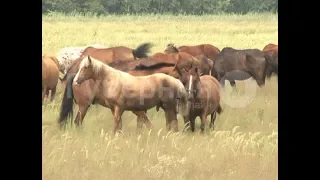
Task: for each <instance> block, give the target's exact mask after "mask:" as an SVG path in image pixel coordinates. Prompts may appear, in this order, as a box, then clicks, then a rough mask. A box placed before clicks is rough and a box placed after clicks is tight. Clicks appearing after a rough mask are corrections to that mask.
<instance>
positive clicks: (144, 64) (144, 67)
mask: <svg viewBox="0 0 320 180" xmlns="http://www.w3.org/2000/svg"><path fill="white" fill-rule="evenodd" d="M81 61H82V59H77V60H76V61H74V63H73V64H72V66H71V67H70V68H69V70H68V71H67V73H66V74H65V76H64V77H63V78H62V79H61V81H62V83H63V84H64V85H65V86H66V87H67V88H65V91H64V95H63V101H62V105H61V111H60V117H59V122H60V123H61V122H64V121H65V120H66V119H67V118H68V117H69V116H71V117H72V113H73V102H74V101H73V100H74V99H75V102H76V103H77V104H78V106H79V111H78V113H77V116H76V118H75V120H74V122H75V124H76V125H79V124H81V123H82V121H83V119H84V117H85V115H86V113H87V110H88V108H89V107H90V105H91V104H100V105H101V106H104V107H107V108H110V107H109V105H108V104H106V102H105V101H103V100H102V99H101V97H100V96H98V94H99V88H95V87H96V83H95V82H94V81H93V80H88V82H89V83H88V84H87V85H86V84H85V83H83V84H81V85H80V86H79V87H78V86H75V85H73V84H72V81H73V78H74V77H75V74H76V73H77V72H78V70H79V65H80V63H81ZM109 66H111V67H113V68H115V69H118V70H121V71H124V72H127V73H129V74H131V75H134V76H145V75H151V74H154V73H164V74H168V75H171V76H173V77H176V78H178V77H179V75H178V74H177V73H176V72H175V71H174V70H173V69H174V66H175V64H173V63H164V62H158V61H153V60H152V59H143V58H142V59H138V60H131V61H114V62H112V63H110V64H109ZM93 89H96V91H95V92H93ZM132 112H133V113H134V114H135V115H136V116H137V128H138V129H140V128H141V127H142V122H144V123H145V124H146V126H147V127H148V128H149V129H151V128H152V124H151V122H150V120H149V119H148V117H147V116H146V112H144V111H132Z"/></svg>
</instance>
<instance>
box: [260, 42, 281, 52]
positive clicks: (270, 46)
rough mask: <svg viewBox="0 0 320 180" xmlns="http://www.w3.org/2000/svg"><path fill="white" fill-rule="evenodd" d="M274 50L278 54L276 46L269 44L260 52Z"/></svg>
mask: <svg viewBox="0 0 320 180" xmlns="http://www.w3.org/2000/svg"><path fill="white" fill-rule="evenodd" d="M268 50H274V51H276V52H277V53H278V45H276V44H272V43H269V44H267V45H266V46H265V47H264V48H263V50H262V51H268Z"/></svg>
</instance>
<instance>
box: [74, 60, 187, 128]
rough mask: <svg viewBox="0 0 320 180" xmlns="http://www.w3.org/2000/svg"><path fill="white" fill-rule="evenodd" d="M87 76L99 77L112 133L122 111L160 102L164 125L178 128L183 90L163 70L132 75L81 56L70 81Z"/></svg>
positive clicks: (148, 107)
mask: <svg viewBox="0 0 320 180" xmlns="http://www.w3.org/2000/svg"><path fill="white" fill-rule="evenodd" d="M88 79H93V80H94V81H99V82H100V83H99V85H98V86H99V88H100V94H99V95H98V96H102V99H103V100H104V101H105V102H106V103H107V104H108V105H109V106H110V109H111V111H112V114H113V117H114V133H116V132H117V131H118V130H121V125H120V122H121V116H122V114H123V112H124V111H147V110H148V109H150V108H153V107H155V106H157V105H159V104H161V108H162V109H163V110H164V111H165V116H166V122H167V123H166V125H167V129H168V130H171V128H172V127H173V129H174V130H175V131H178V122H177V121H178V120H177V112H178V111H177V107H178V109H179V112H180V113H181V114H183V115H184V114H186V113H187V111H186V106H185V105H186V103H187V92H186V90H185V89H184V86H183V85H182V83H181V82H180V81H179V80H178V79H175V78H174V77H171V76H169V75H166V74H163V73H156V74H152V75H148V76H132V75H130V74H128V73H125V72H122V71H119V70H116V69H114V68H112V67H110V66H108V65H106V64H104V63H102V62H101V61H99V60H96V59H94V58H90V56H88V57H86V58H84V59H83V60H82V62H81V63H80V67H79V71H78V72H77V74H76V76H75V78H74V80H73V82H74V83H75V84H76V85H78V86H80V85H81V84H82V82H84V81H85V80H88Z"/></svg>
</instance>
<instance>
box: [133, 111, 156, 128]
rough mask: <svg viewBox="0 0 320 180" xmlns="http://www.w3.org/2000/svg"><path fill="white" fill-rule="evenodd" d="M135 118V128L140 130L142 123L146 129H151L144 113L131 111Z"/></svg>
mask: <svg viewBox="0 0 320 180" xmlns="http://www.w3.org/2000/svg"><path fill="white" fill-rule="evenodd" d="M132 112H133V113H134V114H135V115H136V116H137V128H142V126H143V123H144V124H145V125H146V127H147V128H148V129H152V128H153V125H152V123H151V121H150V120H149V118H148V116H147V113H146V111H132Z"/></svg>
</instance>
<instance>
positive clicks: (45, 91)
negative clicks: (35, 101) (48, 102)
mask: <svg viewBox="0 0 320 180" xmlns="http://www.w3.org/2000/svg"><path fill="white" fill-rule="evenodd" d="M46 93H47V88H43V89H42V102H43V101H44V98H45V95H46Z"/></svg>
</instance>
